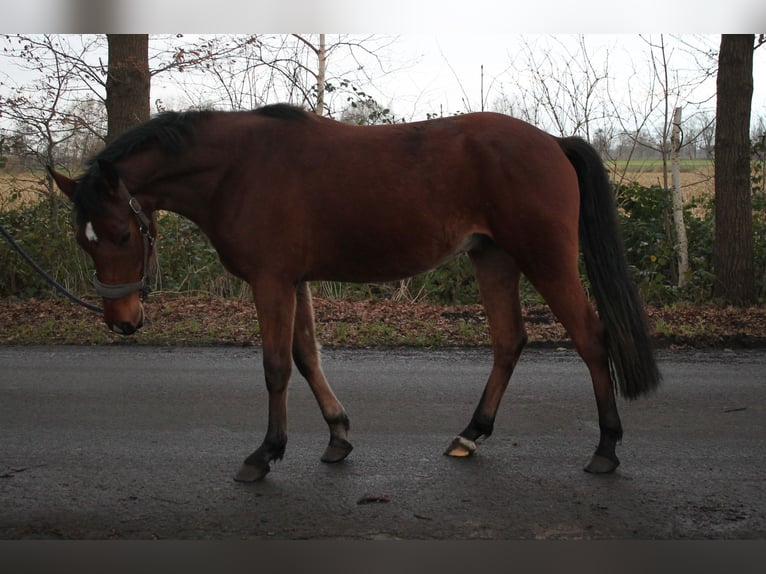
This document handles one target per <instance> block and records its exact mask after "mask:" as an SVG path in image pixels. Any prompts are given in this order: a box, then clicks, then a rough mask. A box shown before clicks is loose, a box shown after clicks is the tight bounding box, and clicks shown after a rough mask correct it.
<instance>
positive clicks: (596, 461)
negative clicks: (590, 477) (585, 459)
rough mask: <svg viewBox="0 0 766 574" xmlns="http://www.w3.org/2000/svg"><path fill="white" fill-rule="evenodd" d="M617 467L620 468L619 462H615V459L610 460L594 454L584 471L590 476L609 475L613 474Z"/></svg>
mask: <svg viewBox="0 0 766 574" xmlns="http://www.w3.org/2000/svg"><path fill="white" fill-rule="evenodd" d="M618 466H620V461H619V460H617V457H614V459H611V458H607V457H605V456H601V455H599V454H594V455H593V458H592V459H591V460H590V462H589V463H588V466H586V467H585V469H584V470H585V472H589V473H591V474H609V473H610V472H614V470H615V469H616V468H617V467H618Z"/></svg>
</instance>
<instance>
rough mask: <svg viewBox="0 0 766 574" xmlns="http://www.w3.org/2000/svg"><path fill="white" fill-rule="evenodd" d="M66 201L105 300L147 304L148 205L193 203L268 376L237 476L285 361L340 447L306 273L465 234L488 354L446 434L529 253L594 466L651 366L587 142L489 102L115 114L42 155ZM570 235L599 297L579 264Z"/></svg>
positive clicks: (479, 414)
mask: <svg viewBox="0 0 766 574" xmlns="http://www.w3.org/2000/svg"><path fill="white" fill-rule="evenodd" d="M51 173H52V175H53V177H54V178H55V180H56V182H57V184H58V186H59V187H60V188H61V190H62V191H63V192H64V193H65V194H66V195H68V196H69V197H70V198H71V199H72V200H73V201H74V204H75V208H76V210H77V213H78V230H77V239H78V242H79V243H80V245H81V246H82V247H83V248H84V249H85V250H86V251H87V252H88V253H89V254H90V255H91V257H92V258H93V261H94V263H95V267H96V272H97V290H98V292H99V294H100V295H101V296H102V297H103V298H104V319H105V321H106V323H107V325H108V326H109V327H110V328H111V329H112V330H113V331H116V332H118V333H122V334H132V333H134V332H135V331H136V330H137V329H138V328H140V327H141V325H142V323H143V318H144V314H143V307H142V304H141V300H140V297H139V291H141V290H142V288H143V287H145V284H146V269H147V265H148V263H149V258H150V256H151V251H152V249H153V241H154V236H155V226H154V217H153V213H154V212H155V211H156V210H158V209H162V210H168V211H173V212H176V213H179V214H181V215H182V216H185V217H187V218H189V219H190V220H191V221H193V222H194V223H196V224H197V225H198V226H199V227H200V229H202V231H203V232H204V233H205V234H206V235H207V236H208V237H209V238H210V241H211V242H212V244H213V246H214V247H215V249H216V250H217V252H218V255H219V257H220V258H221V261H222V262H223V264H224V265H225V266H226V268H227V269H228V270H229V271H230V272H231V273H233V274H234V275H236V276H238V277H241V278H242V279H244V280H245V281H247V282H248V283H249V284H250V285H251V287H252V291H253V297H254V300H255V305H256V308H257V313H258V318H259V321H260V326H261V334H262V340H263V365H264V370H265V376H266V385H267V388H268V392H269V421H268V430H267V432H266V436H265V438H264V440H263V443H262V444H261V445H260V446H259V447H258V449H256V450H255V452H253V453H252V454H251V455H250V456H249V457H247V459H246V460H245V461H244V464H243V465H242V467H241V469H240V470H239V472H238V474H237V475H236V479H237V480H241V481H253V480H259V479H261V478H263V477H264V476H265V475H266V474H267V473H268V472H269V470H270V462H271V461H273V460H275V459H280V458H282V456H283V454H284V450H285V444H286V442H287V419H286V417H287V408H286V404H287V403H286V400H287V383H288V380H289V378H290V373H291V369H292V364H293V361H294V362H295V365H296V366H297V368H298V370H299V371H300V373H301V374H302V375H303V376H304V377H305V378H306V379H307V380H308V383H309V385H310V387H311V390H312V391H313V392H314V395H315V396H316V399H317V401H318V403H319V407H320V409H321V411H322V415H323V416H324V418H325V420H326V421H327V424H328V425H329V428H330V443H329V445H328V447H327V449H326V450H325V452H324V455H323V456H322V460H323V461H325V462H337V461H340V460H343V459H344V458H345V457H346V456H347V455H348V453H349V452H350V451H351V448H352V447H351V444H350V443H349V442H348V430H349V422H348V417H347V415H346V412H345V410H344V409H343V407H342V406H341V403H340V402H339V401H338V399H337V398H336V397H335V394H334V393H333V391H332V389H331V388H330V385H329V384H328V382H327V379H326V378H325V375H324V373H323V372H322V369H321V366H320V360H319V353H318V349H317V343H316V340H315V337H314V316H313V308H312V303H311V295H310V291H309V288H308V285H307V281H312V280H335V281H358V282H372V281H388V280H394V279H399V278H403V277H409V276H412V275H414V274H417V273H421V272H423V271H427V270H429V269H431V268H433V267H435V266H436V265H438V264H439V263H441V262H442V261H444V260H446V259H448V258H450V257H452V256H453V255H455V254H457V253H460V252H468V254H469V256H470V258H471V261H472V263H473V267H474V270H475V274H476V279H477V281H478V285H479V289H480V293H481V297H482V300H483V303H484V306H485V308H486V312H487V317H488V321H489V326H490V331H491V336H492V349H493V353H494V364H493V366H492V371H491V373H490V375H489V380H488V382H487V384H486V387H485V389H484V393H483V394H482V396H481V400H480V401H479V403H478V406H477V407H476V410H475V412H474V413H473V416H472V418H471V420H470V423H469V424H468V426H467V427H466V428H465V430H463V431H462V432H461V433H460V434H459V435H458V436H457V437H456V438H455V439H454V440H453V441H452V444H450V446H449V447H448V449H447V451H446V454H448V455H451V456H467V455H470V454H471V453H473V451H474V450H475V448H476V440H477V439H479V438H480V437H488V436H489V435H490V434H491V433H492V430H493V424H494V420H495V415H496V413H497V409H498V405H499V404H500V400H501V398H502V396H503V393H504V391H505V389H506V387H507V385H508V381H509V379H510V376H511V373H512V371H513V369H514V366H515V365H516V363H517V361H518V359H519V356H520V354H521V351H522V348H523V347H524V344H525V341H526V338H527V337H526V333H525V330H524V325H523V322H522V315H521V308H520V303H519V277H520V274H521V273H524V274H525V275H526V276H527V277H528V278H529V280H530V281H531V283H532V284H533V285H534V286H535V288H536V289H537V290H538V292H539V293H540V294H541V295H542V296H543V297H544V298H545V300H546V301H547V302H548V304H549V305H550V307H551V309H552V310H553V312H554V313H555V314H556V316H557V317H558V319H559V320H560V321H561V323H562V324H563V325H564V327H565V328H566V329H567V331H568V333H569V335H570V336H571V338H572V340H573V342H574V345H575V347H576V349H577V351H578V353H579V354H580V356H581V357H582V359H583V360H584V361H585V363H586V365H587V366H588V369H589V370H590V375H591V377H592V381H593V389H594V391H595V395H596V404H597V406H598V418H599V427H600V442H599V444H598V447H597V449H596V452H595V454H594V455H593V457H592V459H591V461H590V462H589V464H588V465H587V466H586V470H587V471H589V472H597V473H603V472H611V471H613V470H614V469H615V468H616V467H617V465H618V464H619V460H618V459H617V456H616V454H615V446H616V444H617V442H618V441H619V440H620V439H621V437H622V425H621V422H620V418H619V415H618V413H617V407H616V403H615V389H617V390H618V391H619V392H620V393H621V394H622V395H623V396H625V397H626V398H628V399H633V398H635V397H638V396H640V395H642V394H645V393H648V392H650V391H652V390H653V389H654V388H655V387H656V386H657V385H658V384H659V382H660V375H659V371H658V369H657V365H656V363H655V360H654V356H653V351H652V347H651V341H650V337H649V333H648V328H647V321H646V316H645V313H644V309H643V305H642V303H641V300H640V298H639V296H638V294H637V290H636V288H635V285H634V284H633V283H632V281H631V279H630V276H629V272H628V268H627V264H626V261H625V256H624V251H623V247H622V242H621V238H620V233H619V229H618V224H617V217H616V207H615V202H614V198H613V196H612V189H611V187H610V184H609V182H608V179H607V174H606V172H605V170H604V167H603V164H602V163H601V160H600V158H599V156H598V154H597V153H596V151H595V150H594V149H593V148H592V147H591V146H590V145H589V144H587V143H586V142H584V141H583V140H580V139H577V138H564V139H558V138H555V137H553V136H551V135H548V134H546V133H545V132H543V131H540V130H539V129H537V128H535V127H533V126H531V125H529V124H527V123H524V122H522V121H520V120H517V119H513V118H510V117H507V116H504V115H500V114H495V113H476V114H467V115H463V116H458V117H452V118H442V119H435V120H430V121H424V122H417V123H411V124H401V125H388V126H367V127H359V126H352V125H347V124H342V123H338V122H335V121H332V120H329V119H325V118H320V117H317V116H315V115H312V114H309V113H307V112H304V111H303V110H301V109H298V108H295V107H291V106H287V105H282V104H279V105H274V106H267V107H264V108H261V109H258V110H255V111H253V112H212V111H202V112H185V113H165V114H162V115H160V116H157V117H156V118H154V119H152V120H151V121H149V122H147V123H145V124H143V125H140V126H138V127H136V128H134V129H133V130H131V131H129V132H127V133H125V134H123V135H122V136H121V137H119V138H118V139H117V140H116V141H114V142H113V143H112V144H111V145H109V146H107V147H106V148H105V149H104V150H103V151H102V152H101V153H100V154H98V155H97V156H96V157H95V158H94V159H93V161H92V162H91V164H90V166H89V169H88V170H87V171H86V173H85V174H84V175H83V176H82V177H80V178H79V179H77V180H72V179H69V178H67V177H66V176H64V175H62V174H60V173H57V172H55V171H53V170H51ZM578 237H579V242H580V243H581V244H582V251H583V256H584V261H585V265H586V269H587V272H588V277H589V279H590V287H591V290H592V293H593V295H594V297H595V300H596V305H597V307H598V311H599V315H598V316H597V315H596V313H595V311H594V309H593V308H592V306H591V305H590V303H589V301H588V299H587V297H586V294H585V292H584V290H583V286H582V284H581V283H580V278H579V274H578Z"/></svg>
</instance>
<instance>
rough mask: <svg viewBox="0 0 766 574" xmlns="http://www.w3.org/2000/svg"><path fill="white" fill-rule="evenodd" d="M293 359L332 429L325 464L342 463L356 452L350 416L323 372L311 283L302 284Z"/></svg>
mask: <svg viewBox="0 0 766 574" xmlns="http://www.w3.org/2000/svg"><path fill="white" fill-rule="evenodd" d="M293 359H294V360H295V365H296V366H297V367H298V370H299V371H300V373H301V374H302V375H303V376H304V377H305V378H306V380H307V381H308V383H309V387H311V390H312V392H313V393H314V396H315V397H316V400H317V402H318V403H319V408H320V409H321V411H322V416H323V417H324V419H325V421H326V422H327V425H328V426H329V427H330V444H329V445H327V448H326V449H325V452H324V454H323V455H322V462H339V461H341V460H343V459H344V458H346V456H348V454H349V453H350V452H351V449H352V446H351V443H350V442H348V429H349V424H348V416H347V415H346V411H345V410H344V409H343V406H342V405H341V404H340V401H338V399H337V397H336V396H335V393H333V391H332V388H331V387H330V384H329V383H328V382H327V378H326V377H325V375H324V373H323V372H322V366H321V362H320V358H319V348H318V346H317V341H316V336H315V334H314V308H313V306H312V304H311V291H310V290H309V287H308V284H307V283H301V284H299V285H298V291H297V307H296V310H295V332H294V335H293Z"/></svg>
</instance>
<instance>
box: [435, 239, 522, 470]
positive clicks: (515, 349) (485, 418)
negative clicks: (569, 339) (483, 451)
mask: <svg viewBox="0 0 766 574" xmlns="http://www.w3.org/2000/svg"><path fill="white" fill-rule="evenodd" d="M469 255H470V257H471V262H472V263H473V266H474V271H475V274H476V281H477V282H478V285H479V292H480V293H481V299H482V302H483V304H484V309H485V311H486V313H487V320H488V322H489V329H490V334H491V337H492V352H493V355H494V361H493V364H492V371H491V373H490V375H489V380H488V381H487V384H486V386H485V388H484V392H483V394H482V396H481V400H480V401H479V404H478V405H477V407H476V410H475V411H474V413H473V417H471V422H470V423H469V424H468V426H467V427H466V428H465V430H463V432H461V433H460V434H459V435H458V436H457V437H455V439H454V440H453V441H452V443H451V444H450V445H449V447H448V448H447V450H446V451H445V453H444V454H447V455H449V456H468V455H470V454H472V453H473V451H474V450H476V440H477V439H479V438H480V437H482V436H484V437H488V436H490V435H491V434H492V429H493V427H494V423H495V416H496V414H497V409H498V407H499V405H500V399H502V397H503V393H505V389H506V387H507V386H508V381H509V380H510V378H511V374H512V373H513V369H514V367H515V366H516V363H517V362H518V360H519V357H520V355H521V351H522V349H523V348H524V344H525V343H526V340H527V335H526V332H525V330H524V323H523V320H522V317H521V304H520V302H519V270H518V267H517V265H516V261H514V259H513V258H512V257H511V256H510V255H509V254H508V253H507V252H505V251H503V250H502V249H500V248H499V247H497V245H495V244H494V243H488V244H487V245H484V246H482V248H481V249H479V250H476V251H472V252H470V254H469Z"/></svg>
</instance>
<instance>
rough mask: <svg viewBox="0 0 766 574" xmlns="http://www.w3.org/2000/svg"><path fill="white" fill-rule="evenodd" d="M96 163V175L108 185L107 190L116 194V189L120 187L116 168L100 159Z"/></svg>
mask: <svg viewBox="0 0 766 574" xmlns="http://www.w3.org/2000/svg"><path fill="white" fill-rule="evenodd" d="M96 163H97V164H98V174H99V175H100V176H101V178H102V179H103V180H104V181H105V182H106V183H107V184H108V185H109V190H110V191H112V192H114V193H117V188H118V186H119V185H120V174H119V172H118V171H117V167H116V166H115V165H114V164H113V163H112V162H111V161H107V160H105V159H100V160H98V161H97V162H96Z"/></svg>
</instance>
